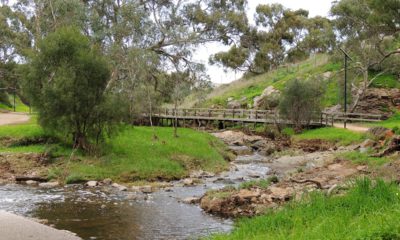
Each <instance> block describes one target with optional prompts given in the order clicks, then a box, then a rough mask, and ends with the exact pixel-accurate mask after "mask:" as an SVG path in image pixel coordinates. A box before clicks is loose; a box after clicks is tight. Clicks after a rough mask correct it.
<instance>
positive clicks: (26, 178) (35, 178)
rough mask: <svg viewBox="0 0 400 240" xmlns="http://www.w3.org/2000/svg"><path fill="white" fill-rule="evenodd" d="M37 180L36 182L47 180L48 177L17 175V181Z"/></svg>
mask: <svg viewBox="0 0 400 240" xmlns="http://www.w3.org/2000/svg"><path fill="white" fill-rule="evenodd" d="M29 180H31V181H36V182H47V178H42V177H36V176H16V177H15V181H17V182H25V181H29Z"/></svg>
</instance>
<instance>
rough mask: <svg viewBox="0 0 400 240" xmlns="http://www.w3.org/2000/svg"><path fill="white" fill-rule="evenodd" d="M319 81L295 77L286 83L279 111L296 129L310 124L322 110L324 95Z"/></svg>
mask: <svg viewBox="0 0 400 240" xmlns="http://www.w3.org/2000/svg"><path fill="white" fill-rule="evenodd" d="M322 89H323V88H322V87H321V84H319V82H317V81H315V80H314V81H311V80H308V81H302V80H298V79H294V80H291V81H289V82H288V83H287V84H286V87H285V89H284V90H283V92H282V95H281V100H280V103H279V112H280V114H281V115H282V116H284V117H286V118H287V119H288V120H290V121H291V122H292V123H293V124H294V128H295V130H296V131H299V130H301V129H302V128H303V126H304V125H308V124H309V123H310V122H311V120H312V119H314V118H315V117H317V116H319V113H320V112H321V108H322V105H321V98H322V96H323V91H322Z"/></svg>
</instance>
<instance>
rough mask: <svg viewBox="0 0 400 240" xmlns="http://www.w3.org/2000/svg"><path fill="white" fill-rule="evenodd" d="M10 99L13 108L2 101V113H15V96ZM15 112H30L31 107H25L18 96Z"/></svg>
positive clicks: (0, 109) (0, 107)
mask: <svg viewBox="0 0 400 240" xmlns="http://www.w3.org/2000/svg"><path fill="white" fill-rule="evenodd" d="M8 98H9V102H10V103H11V106H8V105H7V104H5V103H2V102H1V101H0V112H1V111H2V110H3V111H10V112H12V111H14V106H13V104H14V99H13V96H10V95H8ZM15 111H16V112H29V107H28V106H27V105H25V104H24V103H23V102H22V101H21V99H20V98H19V97H18V96H16V98H15Z"/></svg>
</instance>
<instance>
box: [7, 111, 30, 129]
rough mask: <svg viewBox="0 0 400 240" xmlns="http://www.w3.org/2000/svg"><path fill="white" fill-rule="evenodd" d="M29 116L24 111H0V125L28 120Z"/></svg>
mask: <svg viewBox="0 0 400 240" xmlns="http://www.w3.org/2000/svg"><path fill="white" fill-rule="evenodd" d="M29 119H30V116H29V115H27V114H24V113H0V126H1V125H9V124H19V123H25V122H28V121H29Z"/></svg>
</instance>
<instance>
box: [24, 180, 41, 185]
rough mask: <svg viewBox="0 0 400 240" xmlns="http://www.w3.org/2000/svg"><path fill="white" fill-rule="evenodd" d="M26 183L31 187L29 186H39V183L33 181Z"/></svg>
mask: <svg viewBox="0 0 400 240" xmlns="http://www.w3.org/2000/svg"><path fill="white" fill-rule="evenodd" d="M25 183H26V184H27V185H29V186H36V185H38V184H39V183H38V182H37V181H33V180H28V181H26V182H25Z"/></svg>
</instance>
